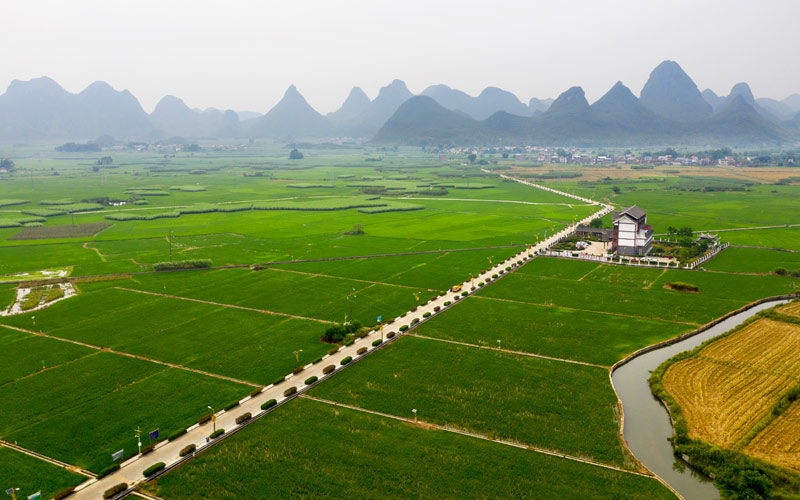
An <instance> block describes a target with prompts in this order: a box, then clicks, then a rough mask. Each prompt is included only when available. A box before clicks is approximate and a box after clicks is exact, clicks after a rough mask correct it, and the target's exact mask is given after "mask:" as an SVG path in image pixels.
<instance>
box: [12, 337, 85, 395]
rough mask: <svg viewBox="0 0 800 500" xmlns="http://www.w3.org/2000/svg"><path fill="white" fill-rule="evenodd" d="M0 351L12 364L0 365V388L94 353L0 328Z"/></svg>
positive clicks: (80, 347)
mask: <svg viewBox="0 0 800 500" xmlns="http://www.w3.org/2000/svg"><path fill="white" fill-rule="evenodd" d="M0 352H2V353H3V356H4V357H5V358H6V359H8V360H14V361H13V363H10V362H8V363H3V364H2V365H0V387H1V386H4V385H6V384H9V383H12V382H13V381H15V380H18V379H21V378H24V377H27V376H29V375H32V374H34V373H38V372H40V371H43V370H47V369H52V368H53V367H55V366H59V365H64V364H68V363H70V362H72V361H74V360H77V359H80V358H82V357H84V356H88V355H89V354H92V353H94V352H95V351H94V350H93V349H90V348H88V347H83V346H79V345H75V344H70V343H67V342H61V341H58V340H54V339H48V338H43V337H36V336H34V335H31V334H28V333H23V332H19V331H15V330H11V329H9V328H3V327H0Z"/></svg>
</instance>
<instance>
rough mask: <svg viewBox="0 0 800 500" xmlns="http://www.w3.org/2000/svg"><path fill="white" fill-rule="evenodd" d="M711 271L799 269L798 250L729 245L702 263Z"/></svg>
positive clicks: (744, 271) (764, 271)
mask: <svg viewBox="0 0 800 500" xmlns="http://www.w3.org/2000/svg"><path fill="white" fill-rule="evenodd" d="M703 268H705V269H708V270H711V271H724V272H735V273H771V272H773V271H775V270H776V269H784V270H785V271H789V272H791V271H800V252H797V253H793V252H781V251H778V250H764V249H758V248H740V247H730V248H726V249H725V250H723V251H722V252H721V253H720V254H719V255H717V256H716V257H714V258H713V259H711V260H709V261H708V262H706V263H704V264H703Z"/></svg>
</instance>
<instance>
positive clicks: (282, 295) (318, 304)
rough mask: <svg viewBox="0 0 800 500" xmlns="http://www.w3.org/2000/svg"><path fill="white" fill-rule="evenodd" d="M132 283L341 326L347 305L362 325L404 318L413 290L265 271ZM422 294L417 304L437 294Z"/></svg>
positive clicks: (146, 279)
mask: <svg viewBox="0 0 800 500" xmlns="http://www.w3.org/2000/svg"><path fill="white" fill-rule="evenodd" d="M178 274H180V276H178ZM137 281H139V283H133V284H132V285H131V287H132V288H136V289H139V290H147V291H152V292H157V293H167V294H170V295H176V296H180V297H189V298H193V299H201V300H210V301H215V302H221V303H226V304H234V305H240V306H245V307H252V308H256V309H266V310H268V311H274V312H279V313H284V314H293V315H297V316H303V317H306V318H315V319H320V320H324V321H336V322H341V321H343V320H344V316H345V314H348V315H349V313H350V309H351V305H352V310H353V317H354V318H355V319H356V320H358V321H360V322H362V323H363V324H365V325H372V324H375V323H376V320H375V318H377V317H378V316H384V317H387V318H388V317H394V316H397V315H399V314H401V313H404V312H406V311H408V309H410V308H411V307H413V306H414V305H415V303H416V299H415V297H414V293H415V292H416V290H414V289H409V288H406V287H400V286H394V285H384V284H373V283H369V282H366V283H365V282H363V281H357V280H351V279H346V278H331V277H326V276H315V275H303V274H298V273H290V272H285V271H277V270H269V269H265V270H262V271H250V270H244V269H226V270H215V271H200V272H191V273H169V274H163V275H161V274H156V275H144V276H139V277H137ZM165 290H166V291H165ZM423 292H424V293H422V294H420V300H422V299H425V300H427V299H428V298H429V297H430V296H433V295H438V293H437V292H425V291H424V290H423ZM426 293H427V294H428V295H427V296H426ZM352 294H355V297H354V298H353V300H352V301H351V300H349V299H348V296H350V295H352Z"/></svg>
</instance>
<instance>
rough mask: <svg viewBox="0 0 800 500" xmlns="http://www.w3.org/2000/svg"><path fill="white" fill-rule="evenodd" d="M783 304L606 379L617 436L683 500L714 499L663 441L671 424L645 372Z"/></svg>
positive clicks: (653, 354) (738, 318) (647, 356)
mask: <svg viewBox="0 0 800 500" xmlns="http://www.w3.org/2000/svg"><path fill="white" fill-rule="evenodd" d="M787 302H790V301H789V300H781V299H777V300H773V301H769V302H764V303H762V304H758V305H755V306H753V307H751V308H749V309H747V310H746V311H742V312H740V313H738V314H735V315H733V316H731V317H729V318H727V319H725V320H723V321H721V322H720V323H717V324H716V325H714V326H712V327H711V328H709V329H707V330H705V331H703V332H701V333H699V334H697V335H694V336H692V337H689V338H686V339H684V340H682V341H680V342H676V343H675V344H672V345H667V346H664V347H661V348H658V349H655V350H652V351H649V352H646V353H644V354H642V355H640V356H637V357H635V358H633V359H631V360H630V361H628V362H627V363H625V364H623V365H620V366H619V367H618V368H617V369H616V370H614V372H613V373H612V374H611V379H612V381H613V383H614V388H615V390H616V391H617V395H618V396H619V398H620V400H621V401H622V409H623V413H624V415H625V427H624V429H623V433H624V436H625V441H626V442H627V444H628V447H629V448H630V450H631V451H632V452H633V454H634V455H635V456H636V458H637V459H638V460H639V461H640V462H642V464H644V466H645V467H647V468H648V469H650V470H651V471H652V472H653V473H654V474H656V475H658V476H659V477H660V478H661V479H663V480H664V481H665V482H666V483H668V484H669V485H670V486H671V487H672V488H673V489H675V491H677V492H678V493H679V494H680V495H681V496H683V497H684V498H685V499H686V500H711V499H715V498H719V492H718V491H717V488H716V487H715V486H714V485H713V484H712V483H711V481H710V480H709V479H708V478H706V477H705V476H703V475H701V474H698V473H697V472H695V471H694V470H692V469H691V468H690V467H687V466H686V464H685V463H683V462H682V461H680V460H677V459H676V458H675V456H674V455H673V453H672V445H671V444H670V442H669V441H667V438H669V437H672V423H671V422H670V419H669V414H668V413H667V410H666V409H665V408H664V406H663V405H662V404H661V402H660V401H659V400H658V399H656V398H655V397H654V396H653V394H652V393H651V392H650V385H649V384H648V382H647V380H648V378H649V377H650V372H651V371H653V370H655V369H656V368H657V367H658V366H659V365H660V364H661V363H663V362H664V361H666V360H667V359H669V358H671V357H672V356H674V355H676V354H678V353H680V352H683V351H688V350H690V349H694V348H695V347H697V346H698V345H700V344H702V343H703V342H705V341H706V340H708V339H710V338H713V337H716V336H718V335H721V334H723V333H725V332H727V331H728V330H731V329H733V328H735V327H736V326H738V325H740V324H741V323H743V322H744V321H745V320H747V319H748V318H750V317H752V316H754V315H755V314H756V313H758V312H759V311H763V310H764V309H769V308H770V307H774V306H776V305H778V304H784V303H787Z"/></svg>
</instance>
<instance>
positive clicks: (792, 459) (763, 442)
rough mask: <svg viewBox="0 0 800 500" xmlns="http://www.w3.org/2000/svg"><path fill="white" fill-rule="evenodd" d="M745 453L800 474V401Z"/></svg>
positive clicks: (764, 432)
mask: <svg viewBox="0 0 800 500" xmlns="http://www.w3.org/2000/svg"><path fill="white" fill-rule="evenodd" d="M744 452H745V453H747V454H748V455H750V456H753V457H756V458H761V459H764V460H768V461H770V462H772V463H774V464H776V465H780V466H782V467H786V468H787V469H789V470H792V471H794V472H800V401H795V402H794V403H793V404H792V406H790V407H789V409H788V410H786V412H785V413H784V414H783V415H781V416H780V417H778V418H777V419H775V421H774V422H772V423H771V424H770V425H769V426H768V427H767V428H766V429H764V430H763V431H761V433H760V434H759V435H758V436H756V437H755V439H753V440H752V441H751V442H750V444H749V445H747V447H746V448H745V449H744Z"/></svg>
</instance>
